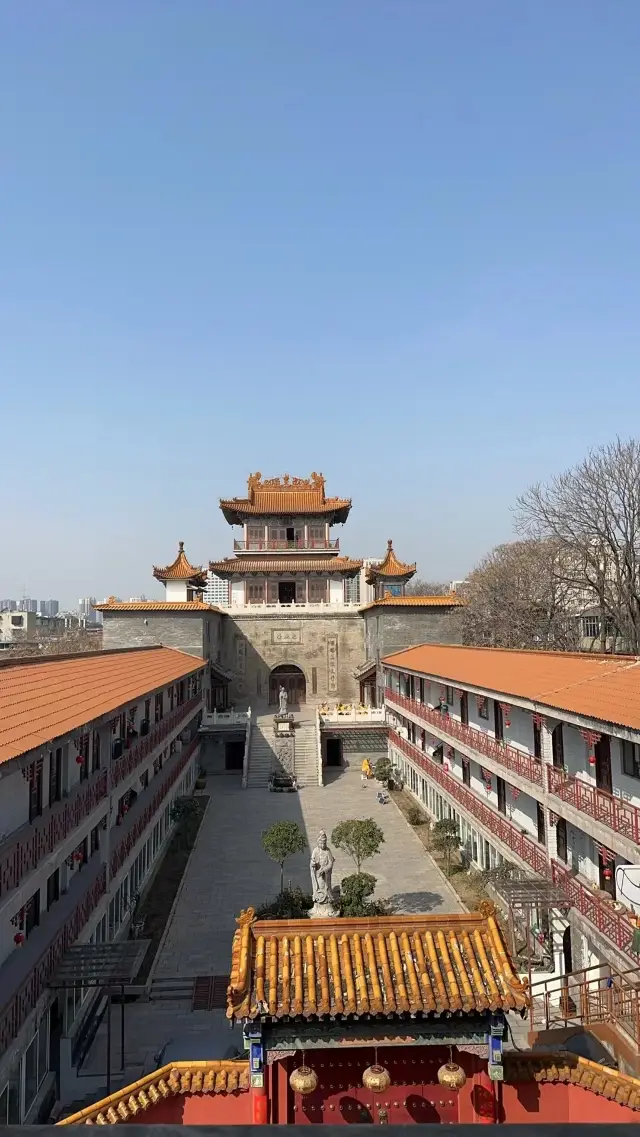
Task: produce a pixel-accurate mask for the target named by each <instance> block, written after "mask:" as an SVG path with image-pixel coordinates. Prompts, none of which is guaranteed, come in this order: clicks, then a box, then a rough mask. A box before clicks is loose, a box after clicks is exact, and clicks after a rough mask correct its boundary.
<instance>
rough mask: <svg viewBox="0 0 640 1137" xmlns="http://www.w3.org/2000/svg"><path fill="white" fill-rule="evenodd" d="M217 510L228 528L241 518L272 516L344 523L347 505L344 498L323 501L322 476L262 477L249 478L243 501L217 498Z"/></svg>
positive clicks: (328, 498) (240, 521) (255, 475)
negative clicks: (322, 518)
mask: <svg viewBox="0 0 640 1137" xmlns="http://www.w3.org/2000/svg"><path fill="white" fill-rule="evenodd" d="M220 509H221V510H222V512H223V513H224V515H225V518H226V520H227V521H228V522H229V524H230V525H241V524H242V519H243V517H245V516H251V515H254V516H256V515H261V516H268V515H272V516H273V515H276V514H289V515H292V514H307V515H317V516H320V515H325V514H331V515H333V521H334V522H343V521H346V519H347V516H348V513H349V510H350V509H351V501H350V499H348V498H340V497H325V493H324V478H323V476H322V474H316V473H313V474H312V475H311V477H310V478H308V479H305V478H291V477H290V476H289V474H285V476H284V477H283V478H267V479H264V480H263V479H262V474H250V475H249V478H248V481H247V497H246V498H241V497H234V498H226V499H225V498H221V499H220Z"/></svg>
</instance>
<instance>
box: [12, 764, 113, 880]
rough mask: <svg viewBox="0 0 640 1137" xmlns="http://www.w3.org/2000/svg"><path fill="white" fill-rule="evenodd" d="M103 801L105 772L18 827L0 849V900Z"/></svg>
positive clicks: (93, 775) (92, 776)
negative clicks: (37, 816)
mask: <svg viewBox="0 0 640 1137" xmlns="http://www.w3.org/2000/svg"><path fill="white" fill-rule="evenodd" d="M106 797H107V771H106V770H98V771H96V773H94V774H92V775H91V777H90V778H88V780H87V781H85V782H79V783H78V784H77V785H76V786H74V787H73V789H72V790H71V792H70V793H69V796H68V797H64V798H62V800H61V801H58V802H54V803H53V805H51V806H49V807H47V809H45V810H44V813H43V815H42V817H39V818H37V819H36V820H35V821H32V822H30V823H29V822H28V823H27V824H26V825H22V826H21V827H20V829H18V830H16V831H15V832H14V833H12V834H11V835H10V836H9V837H8V838H7V839H6V840H5V841H4V842H3V843H2V846H0V896H5V895H6V893H7V892H10V891H11V889H13V888H17V887H18V885H19V884H20V883H21V882H22V881H23V880H24V878H25V877H26V876H28V874H29V873H30V872H32V871H33V869H35V868H37V866H38V865H39V863H40V861H42V860H43V859H44V858H45V857H48V856H49V855H50V854H51V853H52V852H53V851H54V849H55V848H57V846H58V845H60V844H61V843H62V842H63V841H65V840H66V839H67V837H68V836H69V835H70V834H71V833H73V831H74V829H77V828H78V826H79V825H81V824H82V822H83V821H84V820H85V818H87V817H90V816H91V814H92V813H93V811H94V810H95V809H96V808H97V806H98V805H99V804H100V802H101V801H104V800H105V799H106Z"/></svg>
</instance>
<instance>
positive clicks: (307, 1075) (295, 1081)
mask: <svg viewBox="0 0 640 1137" xmlns="http://www.w3.org/2000/svg"><path fill="white" fill-rule="evenodd" d="M289 1085H290V1086H291V1089H292V1090H293V1092H294V1094H303V1095H306V1094H312V1093H313V1091H314V1090H316V1089H317V1088H318V1075H317V1074H316V1072H315V1070H312V1069H311V1067H310V1066H298V1068H297V1069H296V1070H293V1071H292V1072H291V1076H290V1078H289Z"/></svg>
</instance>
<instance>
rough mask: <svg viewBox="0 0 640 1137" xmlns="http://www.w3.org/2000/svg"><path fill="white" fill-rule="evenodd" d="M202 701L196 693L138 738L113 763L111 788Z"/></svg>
mask: <svg viewBox="0 0 640 1137" xmlns="http://www.w3.org/2000/svg"><path fill="white" fill-rule="evenodd" d="M201 703H202V695H201V694H200V695H194V696H193V698H191V699H189V700H188V701H187V702H186V703H183V704H182V706H180V707H176V708H175V710H173V711H171V712H170V713H169V714H168V715H167V716H166V718H163V719H161V721H160V722H158V723H156V724H155V725H154V726H153V727H152V728H151V730H150V731H149V733H148V734H146V735H145V736H144V738H140V739H138V741H137V742H136V744H135V746H132V747H131V748H130V749H129V750H125V752H124V754H121V755H120V757H119V758H116V759H115V760H114V761H113V762H112V763H111V788H112V789H113V787H114V786H117V785H118V784H119V783H120V782H121V781H122V780H123V778H126V777H127V776H128V775H129V774H132V773H133V771H134V770H135V769H136V767H137V766H139V765H140V763H141V762H142V760H143V759H144V758H146V757H147V756H148V755H149V754H150V753H151V751H152V750H155V748H156V746H159V745H160V743H161V742H162V741H163V739H165V738H166V737H167V735H168V734H171V732H172V731H173V730H175V729H176V727H177V726H178V725H179V724H180V723H181V722H183V721H184V720H185V719H188V718H189V716H190V715H192V714H193V712H194V711H195V710H196V709H197V708H198V707H199V706H200V705H201Z"/></svg>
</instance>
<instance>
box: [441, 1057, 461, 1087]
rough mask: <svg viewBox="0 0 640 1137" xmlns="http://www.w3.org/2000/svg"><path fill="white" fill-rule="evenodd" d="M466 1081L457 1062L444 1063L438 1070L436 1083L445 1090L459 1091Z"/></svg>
mask: <svg viewBox="0 0 640 1137" xmlns="http://www.w3.org/2000/svg"><path fill="white" fill-rule="evenodd" d="M466 1080H467V1075H466V1074H465V1072H464V1070H463V1069H462V1066H459V1065H458V1063H457V1062H445V1064H444V1066H441V1067H440V1069H439V1070H438V1082H439V1084H440V1085H441V1086H443V1087H444V1088H445V1089H446V1090H461V1089H462V1087H463V1086H464V1084H465V1082H466Z"/></svg>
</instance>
